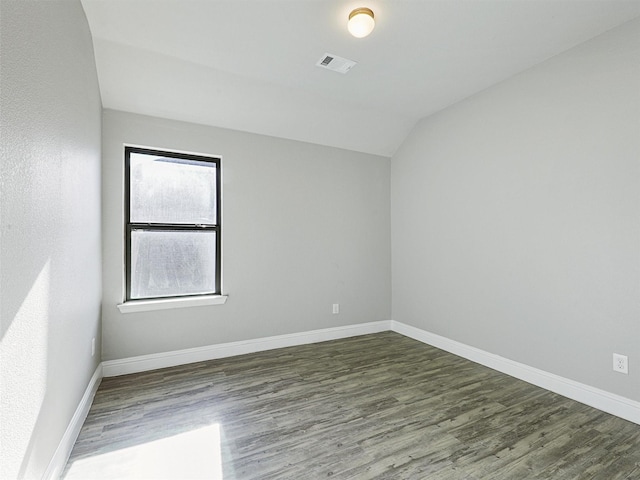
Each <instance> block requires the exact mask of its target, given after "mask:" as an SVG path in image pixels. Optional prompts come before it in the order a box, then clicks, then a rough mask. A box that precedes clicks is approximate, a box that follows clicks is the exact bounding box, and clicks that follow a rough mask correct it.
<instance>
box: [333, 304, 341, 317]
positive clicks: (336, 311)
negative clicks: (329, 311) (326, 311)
mask: <svg viewBox="0 0 640 480" xmlns="http://www.w3.org/2000/svg"><path fill="white" fill-rule="evenodd" d="M337 313H340V304H339V303H334V304H333V314H334V315H335V314H337Z"/></svg>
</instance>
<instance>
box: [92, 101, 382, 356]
mask: <svg viewBox="0 0 640 480" xmlns="http://www.w3.org/2000/svg"><path fill="white" fill-rule="evenodd" d="M124 144H133V145H141V146H147V147H155V148H161V149H169V150H181V151H187V152H194V153H204V154H212V155H220V156H222V172H223V187H222V196H223V214H222V225H223V226H222V231H223V246H222V248H223V293H225V294H228V295H229V298H228V300H227V302H226V304H224V305H213V306H200V307H191V308H181V309H171V310H158V311H150V312H138V313H128V314H122V313H120V311H119V310H118V309H117V307H116V306H117V305H118V304H119V303H121V302H122V300H123V289H124V284H123V278H124V274H123V272H124V270H123V268H124V266H123V248H124V232H123V200H122V199H123V171H124V167H123V145H124ZM102 168H103V170H102V175H103V269H104V270H103V271H104V276H103V279H104V283H103V309H102V313H103V335H104V355H103V358H104V360H114V359H121V358H128V357H134V356H138V355H146V354H152V353H161V352H168V351H173V350H181V349H187V348H192V347H200V346H206V345H215V344H220V343H226V342H234V341H240V340H249V339H256V338H262V337H270V336H275V335H284V334H290V333H298V332H307V331H311V330H317V329H324V328H331V327H340V326H345V325H354V324H359V323H368V322H375V321H379V320H389V319H390V315H391V294H390V291H391V281H390V278H391V258H390V254H391V246H390V205H389V199H390V190H389V189H390V178H389V175H390V165H389V159H388V158H386V157H378V156H373V155H368V154H361V153H355V152H351V151H347V150H340V149H336V148H329V147H322V146H317V145H312V144H307V143H302V142H295V141H290V140H282V139H277V138H273V137H267V136H260V135H254V134H249V133H243V132H237V131H232V130H225V129H220V128H214V127H206V126H202V125H195V124H189V123H182V122H176V121H170V120H164V119H158V118H153V117H145V116H140V115H134V114H129V113H124V112H118V111H113V110H106V111H104V113H103V167H102ZM334 303H338V304H340V313H339V314H337V315H334V314H332V305H333V304H334Z"/></svg>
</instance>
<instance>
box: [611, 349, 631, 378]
mask: <svg viewBox="0 0 640 480" xmlns="http://www.w3.org/2000/svg"><path fill="white" fill-rule="evenodd" d="M613 371H614V372H620V373H626V374H628V373H629V359H628V358H627V356H626V355H620V354H619V353H614V354H613Z"/></svg>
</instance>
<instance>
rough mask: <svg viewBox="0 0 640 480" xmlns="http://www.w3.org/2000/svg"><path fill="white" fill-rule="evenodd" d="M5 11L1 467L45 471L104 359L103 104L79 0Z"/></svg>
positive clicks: (0, 7) (0, 79)
mask: <svg viewBox="0 0 640 480" xmlns="http://www.w3.org/2000/svg"><path fill="white" fill-rule="evenodd" d="M0 22H1V27H2V28H1V29H0V30H1V42H2V44H1V50H2V67H1V70H0V72H1V73H0V102H1V103H0V112H1V113H0V115H1V117H0V118H1V121H0V123H1V125H2V132H1V136H2V142H1V143H2V153H1V159H2V163H1V165H0V184H1V201H0V204H1V211H0V216H1V217H0V219H1V225H2V230H1V237H0V242H1V247H2V248H1V257H0V298H1V305H0V318H1V330H0V375H1V379H0V385H1V389H2V392H1V401H0V402H1V408H0V410H1V414H0V415H1V418H0V424H1V426H2V427H1V428H0V431H1V433H0V445H1V447H0V448H1V452H0V458H2V460H1V461H0V478H7V479H8V478H16V477H26V478H40V477H41V476H42V474H43V473H44V471H45V469H46V468H47V465H48V463H49V460H50V459H51V457H52V456H53V454H54V452H55V449H56V448H57V446H58V444H59V442H60V440H61V438H62V436H63V434H64V431H65V429H66V427H67V425H68V424H69V421H70V420H71V417H72V416H73V413H74V412H75V409H76V407H77V406H78V404H79V402H80V399H81V398H82V395H83V393H84V391H85V388H86V387H87V384H88V383H89V380H90V378H91V376H92V374H93V373H94V371H95V369H96V367H97V366H98V362H99V360H100V351H99V349H98V351H97V352H96V354H95V356H94V357H93V358H92V357H91V339H92V338H93V337H96V338H97V342H98V347H99V345H100V295H101V270H100V268H101V265H100V255H101V251H100V242H101V239H100V236H101V235H100V234H101V232H100V123H101V116H100V111H101V105H100V96H99V92H98V83H97V78H96V69H95V62H94V57H93V47H92V43H91V37H90V34H89V27H88V25H87V21H86V19H85V16H84V11H83V10H82V7H81V5H80V3H79V2H76V1H47V2H24V1H8V0H2V1H1V2H0Z"/></svg>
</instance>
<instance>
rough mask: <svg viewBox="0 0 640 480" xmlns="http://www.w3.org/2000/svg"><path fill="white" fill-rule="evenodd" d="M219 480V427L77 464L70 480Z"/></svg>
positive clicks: (126, 449) (81, 461)
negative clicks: (88, 479) (89, 479)
mask: <svg viewBox="0 0 640 480" xmlns="http://www.w3.org/2000/svg"><path fill="white" fill-rule="evenodd" d="M87 478H91V479H96V480H99V479H131V480H133V479H135V480H141V479H154V480H161V479H180V480H183V479H185V480H186V479H204V478H206V479H208V480H223V478H222V454H221V451H220V425H218V424H214V425H210V426H208V427H204V428H200V429H197V430H192V431H190V432H186V433H181V434H178V435H174V436H171V437H167V438H163V439H160V440H154V441H151V442H148V443H143V444H140V445H136V446H133V447H128V448H124V449H121V450H116V451H113V452H109V453H103V454H99V455H93V456H91V457H88V458H85V459H82V460H77V461H76V462H74V463H73V465H71V467H70V468H69V471H68V473H67V474H66V475H65V477H64V479H65V480H71V479H87Z"/></svg>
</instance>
